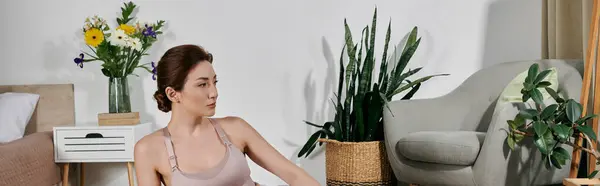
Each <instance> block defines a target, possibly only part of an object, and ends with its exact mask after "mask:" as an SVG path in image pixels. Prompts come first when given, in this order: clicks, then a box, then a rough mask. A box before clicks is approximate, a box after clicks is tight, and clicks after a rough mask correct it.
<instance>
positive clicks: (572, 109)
mask: <svg viewBox="0 0 600 186" xmlns="http://www.w3.org/2000/svg"><path fill="white" fill-rule="evenodd" d="M538 71H539V65H538V64H532V65H531V66H530V67H529V69H528V73H527V77H526V78H525V81H524V83H523V88H522V89H521V94H522V102H523V103H528V100H530V99H531V100H533V102H534V104H533V105H534V106H533V108H523V109H520V110H519V113H518V114H517V115H515V117H514V119H512V120H508V121H507V123H508V126H509V130H508V136H507V139H506V143H507V145H508V146H509V147H510V149H512V150H514V149H515V147H516V145H518V144H519V143H520V142H521V141H522V140H523V139H524V138H528V137H531V138H533V142H534V144H535V146H536V147H537V149H538V150H539V151H540V153H542V154H543V155H544V159H543V160H544V161H545V162H546V163H547V164H546V165H547V166H546V168H552V167H556V168H559V169H561V168H562V166H564V165H565V164H566V160H568V159H570V158H571V157H570V154H571V152H568V151H567V150H566V149H565V148H563V147H564V145H569V146H572V147H573V148H574V149H581V150H583V151H584V152H586V153H588V154H590V155H592V156H593V157H595V159H598V158H600V153H599V152H598V151H597V150H596V149H594V147H593V146H590V147H582V146H581V145H580V144H577V143H575V142H574V141H575V139H576V138H578V137H581V138H583V139H585V140H586V141H587V142H588V144H591V143H592V140H593V141H594V142H596V141H597V139H596V132H595V131H594V130H593V129H592V127H591V126H590V125H588V124H587V121H589V120H590V119H592V118H594V117H596V116H597V115H596V114H588V115H585V116H582V109H583V107H582V105H581V104H580V103H579V102H577V101H576V100H574V99H565V98H563V97H561V96H560V95H559V94H558V93H557V91H556V90H554V89H552V88H551V87H550V85H551V83H550V82H549V81H543V79H544V78H545V77H546V76H547V75H548V74H549V73H550V70H544V71H541V72H538ZM540 89H545V90H546V91H547V92H548V94H550V95H551V96H552V98H553V100H554V103H552V104H549V105H546V104H545V103H544V100H543V96H542V93H541V91H540ZM529 103H530V102H529ZM597 172H598V171H597V170H596V171H594V172H593V173H592V174H591V175H589V177H594V176H595V175H596V173H597Z"/></svg>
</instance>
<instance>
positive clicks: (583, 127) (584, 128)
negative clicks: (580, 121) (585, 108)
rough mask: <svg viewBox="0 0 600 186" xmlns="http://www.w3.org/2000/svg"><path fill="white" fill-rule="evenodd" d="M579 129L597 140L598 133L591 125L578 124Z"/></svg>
mask: <svg viewBox="0 0 600 186" xmlns="http://www.w3.org/2000/svg"><path fill="white" fill-rule="evenodd" d="M577 130H579V131H581V132H582V133H583V134H585V135H586V136H588V137H590V138H591V139H592V140H593V141H596V133H595V132H594V130H592V127H590V126H589V125H578V126H577Z"/></svg>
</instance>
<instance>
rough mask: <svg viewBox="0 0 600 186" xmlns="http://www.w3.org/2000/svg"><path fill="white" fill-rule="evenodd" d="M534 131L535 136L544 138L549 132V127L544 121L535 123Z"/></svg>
mask: <svg viewBox="0 0 600 186" xmlns="http://www.w3.org/2000/svg"><path fill="white" fill-rule="evenodd" d="M533 129H534V130H535V134H537V135H538V136H543V135H544V134H545V133H546V131H548V125H546V124H545V123H544V122H542V121H534V122H533Z"/></svg>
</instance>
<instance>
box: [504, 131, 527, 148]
mask: <svg viewBox="0 0 600 186" xmlns="http://www.w3.org/2000/svg"><path fill="white" fill-rule="evenodd" d="M523 138H525V136H524V135H522V134H517V133H515V132H512V131H511V132H510V133H509V134H508V139H507V143H508V147H510V149H511V150H515V145H516V144H517V143H519V142H521V140H523Z"/></svg>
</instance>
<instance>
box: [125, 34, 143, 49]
mask: <svg viewBox="0 0 600 186" xmlns="http://www.w3.org/2000/svg"><path fill="white" fill-rule="evenodd" d="M127 46H128V47H130V48H132V49H134V50H137V51H141V50H142V43H141V42H140V39H138V38H135V37H134V38H129V39H128V40H127Z"/></svg>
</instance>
